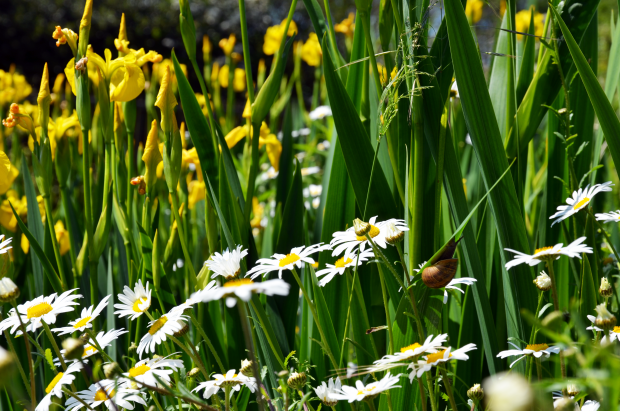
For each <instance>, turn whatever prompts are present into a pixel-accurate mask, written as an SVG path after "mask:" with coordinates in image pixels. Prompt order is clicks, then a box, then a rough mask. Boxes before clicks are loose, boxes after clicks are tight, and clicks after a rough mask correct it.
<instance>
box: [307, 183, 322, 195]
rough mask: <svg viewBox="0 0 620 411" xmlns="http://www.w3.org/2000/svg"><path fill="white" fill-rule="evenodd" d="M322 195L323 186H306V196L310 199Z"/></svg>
mask: <svg viewBox="0 0 620 411" xmlns="http://www.w3.org/2000/svg"><path fill="white" fill-rule="evenodd" d="M322 193H323V186H322V185H320V184H310V185H309V186H308V194H310V196H311V197H318V196H320V195H321V194H322Z"/></svg>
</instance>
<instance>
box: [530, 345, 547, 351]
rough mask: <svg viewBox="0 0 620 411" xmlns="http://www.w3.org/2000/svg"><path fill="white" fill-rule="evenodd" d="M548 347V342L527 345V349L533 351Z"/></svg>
mask: <svg viewBox="0 0 620 411" xmlns="http://www.w3.org/2000/svg"><path fill="white" fill-rule="evenodd" d="M547 348H549V346H548V345H547V344H528V345H527V346H526V347H525V349H526V350H531V351H536V352H538V351H542V350H546V349H547Z"/></svg>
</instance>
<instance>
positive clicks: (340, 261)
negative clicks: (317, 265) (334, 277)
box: [336, 257, 353, 268]
mask: <svg viewBox="0 0 620 411" xmlns="http://www.w3.org/2000/svg"><path fill="white" fill-rule="evenodd" d="M352 262H353V260H351V259H350V258H347V259H346V260H345V259H344V257H340V258H339V259H338V261H336V268H344V267H346V265H347V264H351V263H352Z"/></svg>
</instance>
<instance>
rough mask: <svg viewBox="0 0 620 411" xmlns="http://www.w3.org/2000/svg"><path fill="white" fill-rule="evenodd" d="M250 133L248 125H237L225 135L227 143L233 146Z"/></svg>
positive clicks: (229, 146)
mask: <svg viewBox="0 0 620 411" xmlns="http://www.w3.org/2000/svg"><path fill="white" fill-rule="evenodd" d="M247 135H248V128H247V127H246V126H239V127H235V128H233V129H232V130H230V132H229V133H228V134H227V135H226V137H224V138H225V139H226V145H228V148H233V147H234V146H235V145H237V143H238V142H240V141H241V140H243V138H244V137H245V136H247Z"/></svg>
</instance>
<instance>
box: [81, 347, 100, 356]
mask: <svg viewBox="0 0 620 411" xmlns="http://www.w3.org/2000/svg"><path fill="white" fill-rule="evenodd" d="M90 351H95V352H96V351H97V348H95V347H93V346H92V345H90V344H88V345H85V346H84V354H82V358H84V357H86V356H87V355H88V354H89V353H90Z"/></svg>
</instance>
